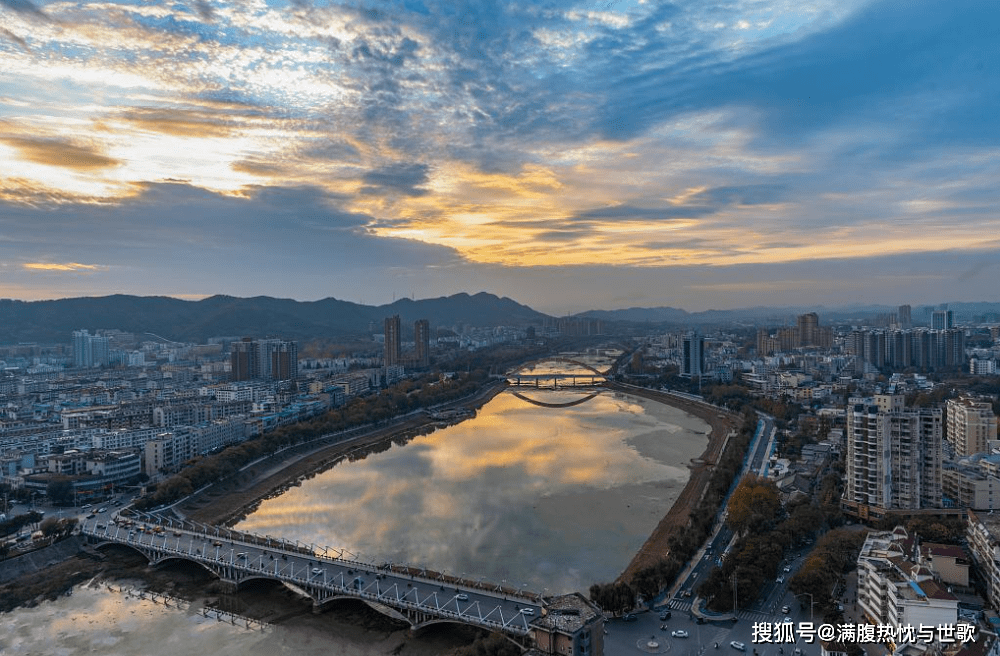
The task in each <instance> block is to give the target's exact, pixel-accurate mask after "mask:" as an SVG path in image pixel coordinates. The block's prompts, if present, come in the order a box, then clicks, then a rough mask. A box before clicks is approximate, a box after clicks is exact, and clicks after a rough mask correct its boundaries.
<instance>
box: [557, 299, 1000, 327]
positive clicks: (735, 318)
mask: <svg viewBox="0 0 1000 656" xmlns="http://www.w3.org/2000/svg"><path fill="white" fill-rule="evenodd" d="M944 305H947V306H948V308H949V309H951V310H953V311H954V312H955V315H956V317H971V316H975V315H985V314H996V315H1000V302H990V301H981V302H956V303H946V304H944ZM898 307H899V306H896V305H851V306H842V307H835V308H830V307H825V306H822V305H815V306H801V307H764V306H757V307H748V308H737V309H732V310H703V311H700V312H688V311H687V310H682V309H679V308H674V307H669V306H666V307H652V308H641V307H631V308H624V309H620V310H588V311H586V312H580V313H578V314H575V315H573V316H575V317H581V318H588V319H600V320H602V321H625V322H631V323H654V324H656V323H674V324H719V323H738V322H743V321H763V322H771V323H774V322H780V321H781V320H783V319H784V320H787V319H790V318H794V317H795V316H796V315H799V314H805V313H807V312H815V313H817V314H818V315H819V317H820V322H821V323H822V322H823V321H824V318H825V319H826V321H827V322H831V321H845V320H850V319H861V318H867V317H872V316H874V315H877V314H888V313H893V312H896V311H897V309H898ZM936 309H938V306H937V305H927V304H921V305H912V310H911V316H912V317H913V321H914V322H917V323H919V322H921V321H926V320H928V319H929V317H930V313H931V312H932V311H933V310H936Z"/></svg>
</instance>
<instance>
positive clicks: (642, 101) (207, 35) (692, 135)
mask: <svg viewBox="0 0 1000 656" xmlns="http://www.w3.org/2000/svg"><path fill="white" fill-rule="evenodd" d="M998 24H1000V4H998V3H996V2H995V1H992V0H991V1H979V0H963V1H962V2H953V1H927V0H907V2H899V1H898V0H892V1H874V2H872V1H865V0H771V1H768V0H678V1H676V2H658V1H656V0H572V1H570V0H566V1H564V0H551V1H541V2H502V1H499V0H440V1H438V0H402V1H394V0H351V1H349V2H343V3H338V2H319V1H318V0H289V1H287V2H286V1H276V0H275V1H271V0H239V1H237V2H228V1H216V0H192V1H187V0H178V1H177V2H151V1H126V0H123V1H115V0H109V1H103V2H45V1H42V0H0V297H4V298H19V299H26V300H35V299H47V298H62V297H73V296H98V295H106V294H114V293H129V294H140V295H169V296H175V297H179V298H190V299H197V298H202V297H205V296H210V295H213V294H230V295H234V296H256V295H269V296H276V297H282V298H296V299H300V300H313V299H319V298H325V297H330V296H332V297H336V298H340V299H345V300H350V301H356V302H363V303H367V304H383V303H388V302H391V301H392V300H394V299H396V298H400V297H403V296H411V297H415V298H429V297H436V296H441V295H448V294H453V293H458V292H469V293H475V292H478V291H488V292H492V293H495V294H498V295H502V296H509V297H511V298H514V299H516V300H518V301H520V302H523V303H527V304H528V305H531V306H532V307H534V308H536V309H538V310H541V311H544V312H549V313H552V314H563V313H569V312H577V311H583V310H587V309H597V308H600V309H615V308H624V307H635V306H643V307H652V306H673V307H681V308H684V309H688V310H692V311H694V310H705V309H710V308H715V309H727V308H739V307H749V306H757V305H772V306H796V305H809V304H817V305H818V304H824V305H828V306H836V305H848V304H856V303H886V304H901V303H912V304H919V303H938V302H945V301H963V300H964V301H977V300H983V301H997V300H1000V291H998V290H1000V285H998V284H997V280H998V277H1000V267H998V266H997V264H998V262H1000V213H998V209H1000V185H998V181H1000V119H998V117H1000V47H998V45H997V44H998V43H1000V29H998V28H997V25H998Z"/></svg>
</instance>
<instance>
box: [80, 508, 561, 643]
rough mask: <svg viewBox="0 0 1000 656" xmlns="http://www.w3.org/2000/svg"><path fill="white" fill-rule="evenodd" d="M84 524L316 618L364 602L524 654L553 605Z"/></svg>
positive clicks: (204, 529) (191, 526)
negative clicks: (463, 627) (292, 598)
mask: <svg viewBox="0 0 1000 656" xmlns="http://www.w3.org/2000/svg"><path fill="white" fill-rule="evenodd" d="M141 517H142V520H140V519H136V518H126V517H124V516H123V515H121V516H116V517H114V518H112V521H110V522H107V523H105V520H103V519H100V518H97V519H91V520H87V521H85V522H84V523H83V524H82V526H81V532H82V533H83V535H84V536H86V537H87V539H88V540H89V541H90V542H91V544H93V545H94V546H96V547H97V548H101V547H102V546H107V545H113V544H117V545H124V546H127V547H130V548H132V549H134V550H136V551H138V552H139V553H141V554H143V555H144V556H145V557H146V558H147V559H148V560H149V562H150V564H151V565H153V566H158V565H162V564H165V563H169V562H172V561H178V560H181V561H190V562H193V563H197V564H198V565H200V566H202V567H204V568H205V569H207V570H208V571H210V572H212V573H213V574H215V575H216V576H218V577H219V578H220V579H221V580H222V581H223V582H224V583H227V584H229V586H231V589H232V590H233V591H235V590H237V589H239V586H240V585H242V584H243V583H246V582H247V581H251V580H260V579H268V580H274V581H280V582H281V583H284V584H285V585H287V586H289V587H291V588H292V589H294V590H296V591H298V592H301V593H302V594H305V595H307V596H309V597H310V598H311V599H312V600H313V608H314V610H316V611H317V612H319V611H321V610H323V608H324V607H326V606H328V605H329V604H331V603H332V602H335V601H337V600H340V599H359V600H361V601H363V602H364V603H366V604H368V605H369V606H371V607H372V608H374V609H376V610H378V611H380V612H382V613H384V614H385V615H388V616H390V617H393V618H395V619H398V620H402V621H404V622H407V623H408V624H409V625H410V626H411V627H412V628H413V629H419V628H422V627H425V626H428V625H431V624H436V623H440V622H458V623H463V624H471V625H473V626H477V627H481V628H484V629H488V630H491V631H499V632H501V633H503V634H504V635H506V636H507V637H508V638H510V639H512V640H513V641H514V642H517V643H518V644H519V645H521V646H522V647H524V646H527V644H528V643H530V642H533V640H531V639H530V638H529V636H530V634H531V629H532V627H531V626H530V624H531V622H532V621H535V620H538V619H541V617H542V615H543V613H542V610H543V608H545V606H546V602H547V600H546V599H544V598H543V597H542V596H541V595H539V594H535V593H531V592H528V591H526V590H521V589H518V590H511V589H510V587H509V586H507V587H504V586H501V585H497V584H493V583H486V582H484V581H482V580H481V579H480V580H479V581H469V580H465V579H456V578H455V577H450V576H446V575H445V574H438V573H435V572H428V571H427V570H425V569H420V568H414V567H409V566H405V565H399V564H390V563H384V564H380V565H375V564H372V563H366V562H361V561H360V560H356V559H354V558H351V557H348V558H345V557H344V556H345V554H349V553H350V552H347V551H345V550H337V549H331V548H330V547H317V546H315V545H304V544H300V543H298V542H295V543H289V542H287V541H285V540H282V539H280V538H275V537H271V536H260V535H254V534H251V533H241V532H239V531H233V530H230V529H227V528H222V527H215V526H207V525H201V524H195V523H192V522H189V521H177V520H164V519H161V518H158V517H155V516H152V515H145V514H143V515H142V516H141Z"/></svg>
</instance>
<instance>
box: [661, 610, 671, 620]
mask: <svg viewBox="0 0 1000 656" xmlns="http://www.w3.org/2000/svg"><path fill="white" fill-rule="evenodd" d="M669 619H670V611H669V610H665V611H661V612H660V621H661V622H662V621H663V620H669Z"/></svg>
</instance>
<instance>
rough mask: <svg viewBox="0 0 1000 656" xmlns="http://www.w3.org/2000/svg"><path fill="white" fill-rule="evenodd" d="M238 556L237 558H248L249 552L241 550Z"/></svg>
mask: <svg viewBox="0 0 1000 656" xmlns="http://www.w3.org/2000/svg"><path fill="white" fill-rule="evenodd" d="M236 557H237V558H246V557H247V554H246V552H245V551H241V552H239V553H238V554H236Z"/></svg>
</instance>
